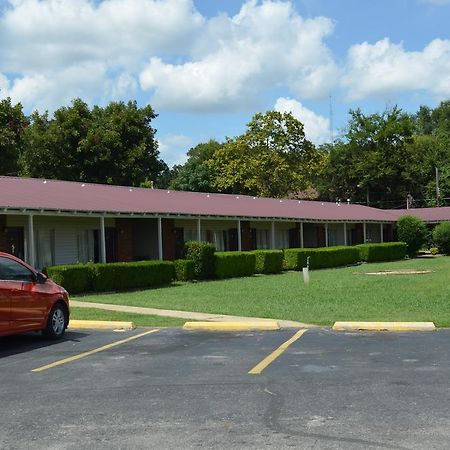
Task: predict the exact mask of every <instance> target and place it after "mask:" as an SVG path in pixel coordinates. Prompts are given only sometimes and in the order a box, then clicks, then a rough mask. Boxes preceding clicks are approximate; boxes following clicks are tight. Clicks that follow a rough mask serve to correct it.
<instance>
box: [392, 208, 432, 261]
mask: <svg viewBox="0 0 450 450" xmlns="http://www.w3.org/2000/svg"><path fill="white" fill-rule="evenodd" d="M397 238H398V240H399V241H401V242H405V243H406V245H407V250H406V251H407V253H408V255H409V256H414V255H415V254H416V253H417V252H418V251H419V250H420V249H421V248H422V246H423V244H425V242H426V240H427V227H426V225H425V224H424V222H423V221H422V220H420V219H419V218H417V217H414V216H403V217H400V219H399V220H398V222H397Z"/></svg>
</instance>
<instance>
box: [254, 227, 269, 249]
mask: <svg viewBox="0 0 450 450" xmlns="http://www.w3.org/2000/svg"><path fill="white" fill-rule="evenodd" d="M256 248H257V249H258V250H260V249H267V248H270V237H269V230H256Z"/></svg>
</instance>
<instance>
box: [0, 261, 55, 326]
mask: <svg viewBox="0 0 450 450" xmlns="http://www.w3.org/2000/svg"><path fill="white" fill-rule="evenodd" d="M0 265H1V267H2V272H3V276H2V277H3V278H5V280H4V284H5V287H6V289H5V295H6V297H9V301H10V328H11V329H13V330H14V331H15V332H21V331H26V330H31V329H37V328H39V327H40V326H41V325H42V323H43V321H44V315H45V308H46V302H45V300H44V301H42V299H40V297H35V296H34V295H33V293H32V290H33V289H32V286H34V284H35V278H36V276H35V274H34V273H33V272H32V271H31V270H30V269H28V267H25V266H24V265H22V264H20V263H19V262H17V261H15V260H13V259H11V258H8V257H0Z"/></svg>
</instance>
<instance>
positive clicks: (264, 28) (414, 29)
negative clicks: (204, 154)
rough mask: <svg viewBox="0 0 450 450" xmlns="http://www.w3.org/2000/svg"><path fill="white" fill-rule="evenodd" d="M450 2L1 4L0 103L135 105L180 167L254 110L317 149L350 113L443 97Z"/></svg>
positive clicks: (109, 0)
mask: <svg viewBox="0 0 450 450" xmlns="http://www.w3.org/2000/svg"><path fill="white" fill-rule="evenodd" d="M449 23H450V0H389V1H387V0H377V1H373V0H371V1H369V0H339V1H337V0H292V1H281V0H280V1H275V0H273V1H270V0H267V1H257V0H249V1H237V0H164V1H163V0H103V1H90V0H10V1H7V0H0V97H6V96H10V97H11V98H12V99H13V101H16V102H19V101H20V102H22V104H23V105H24V109H25V111H26V112H30V111H32V110H33V109H35V108H37V109H39V110H41V111H42V110H44V109H48V110H50V111H53V110H54V109H55V108H58V107H59V106H62V105H66V104H68V103H70V100H71V99H72V98H74V97H81V98H83V99H84V100H86V101H87V102H88V103H89V104H91V105H93V104H106V103H107V102H108V101H111V100H125V101H126V100H129V99H137V101H138V103H139V104H140V105H144V104H147V103H150V104H151V105H152V106H153V107H154V109H155V111H156V112H157V113H158V114H159V117H158V118H157V119H156V121H155V123H154V125H155V127H156V128H157V130H158V132H157V137H158V140H159V142H160V150H161V156H162V158H163V159H164V160H165V161H166V162H167V163H168V164H169V165H172V164H175V163H182V162H183V161H184V159H185V154H186V151H187V150H188V149H189V148H190V147H191V146H194V145H196V144H197V143H199V142H203V141H205V140H208V139H210V138H216V139H218V140H222V139H224V138H225V136H236V135H238V134H241V133H242V132H244V130H245V125H246V123H247V122H248V121H249V120H250V119H251V117H252V116H253V114H255V113H256V112H259V111H266V110H270V109H278V110H282V111H291V112H292V113H293V114H294V115H295V116H296V117H298V118H299V119H300V120H301V121H302V122H303V123H304V124H305V132H306V134H307V137H308V138H310V139H311V140H312V141H313V142H315V143H322V142H326V141H328V140H329V139H330V137H331V131H330V128H331V127H330V122H329V118H330V115H329V111H330V96H331V103H332V109H333V129H334V130H333V133H334V135H335V136H336V135H338V134H339V132H340V130H342V129H343V127H344V126H345V124H346V122H347V117H348V110H349V109H350V108H357V107H360V108H361V109H362V110H363V111H365V112H367V113H370V112H375V111H382V110H383V109H384V108H385V107H386V106H393V105H395V104H397V105H399V106H400V107H401V108H403V109H405V110H407V111H415V110H417V108H418V107H419V106H420V105H421V104H425V105H429V106H431V107H434V106H436V105H437V104H438V103H439V101H441V100H443V99H448V98H450V27H449V25H448V24H449Z"/></svg>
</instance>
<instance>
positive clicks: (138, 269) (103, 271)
mask: <svg viewBox="0 0 450 450" xmlns="http://www.w3.org/2000/svg"><path fill="white" fill-rule="evenodd" d="M91 268H92V269H91V270H92V273H93V278H92V287H93V290H94V291H96V292H105V291H120V290H125V289H138V288H146V287H152V286H162V285H164V284H169V283H170V282H171V281H172V280H173V278H174V265H173V262H170V261H138V262H122V263H109V264H92V265H91Z"/></svg>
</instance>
